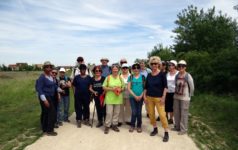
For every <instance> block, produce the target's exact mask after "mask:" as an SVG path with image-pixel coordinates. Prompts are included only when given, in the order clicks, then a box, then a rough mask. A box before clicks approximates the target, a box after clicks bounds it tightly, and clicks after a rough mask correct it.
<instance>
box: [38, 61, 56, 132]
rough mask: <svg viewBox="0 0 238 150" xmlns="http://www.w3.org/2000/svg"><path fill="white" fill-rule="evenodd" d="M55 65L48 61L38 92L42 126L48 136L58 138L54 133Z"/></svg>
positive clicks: (40, 78) (44, 66)
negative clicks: (53, 70) (53, 68)
mask: <svg viewBox="0 0 238 150" xmlns="http://www.w3.org/2000/svg"><path fill="white" fill-rule="evenodd" d="M52 67H53V65H52V64H51V63H50V62H49V61H46V62H45V63H44V65H43V70H44V73H42V74H41V75H40V77H39V78H38V79H37V81H36V90H37V92H38V96H39V100H40V105H41V126H42V131H43V133H44V134H46V135H48V136H56V135H57V133H56V132H54V123H55V113H56V111H55V107H54V100H55V99H54V98H55V97H54V96H55V91H56V90H57V85H56V84H55V82H54V80H53V78H52V76H51V71H52Z"/></svg>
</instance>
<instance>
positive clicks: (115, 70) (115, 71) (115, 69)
mask: <svg viewBox="0 0 238 150" xmlns="http://www.w3.org/2000/svg"><path fill="white" fill-rule="evenodd" d="M118 71H119V69H118V68H117V67H115V66H114V67H112V74H113V75H117V74H118Z"/></svg>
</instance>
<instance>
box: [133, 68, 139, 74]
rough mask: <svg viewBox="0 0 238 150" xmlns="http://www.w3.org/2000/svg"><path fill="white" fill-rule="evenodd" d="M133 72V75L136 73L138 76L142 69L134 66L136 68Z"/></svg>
mask: <svg viewBox="0 0 238 150" xmlns="http://www.w3.org/2000/svg"><path fill="white" fill-rule="evenodd" d="M132 70H133V73H134V74H135V75H138V74H139V73H140V67H139V66H134V67H133V68H132Z"/></svg>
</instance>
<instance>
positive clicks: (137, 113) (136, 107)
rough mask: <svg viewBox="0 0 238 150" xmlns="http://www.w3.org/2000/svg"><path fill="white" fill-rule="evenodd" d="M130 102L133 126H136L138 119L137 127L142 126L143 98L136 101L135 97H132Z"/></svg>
mask: <svg viewBox="0 0 238 150" xmlns="http://www.w3.org/2000/svg"><path fill="white" fill-rule="evenodd" d="M130 103H131V126H132V127H135V124H136V121H137V127H139V128H140V127H141V124H142V116H141V111H142V105H143V100H140V101H136V100H135V98H134V97H130Z"/></svg>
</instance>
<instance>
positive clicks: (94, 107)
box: [91, 102, 96, 128]
mask: <svg viewBox="0 0 238 150" xmlns="http://www.w3.org/2000/svg"><path fill="white" fill-rule="evenodd" d="M95 110H96V104H95V102H94V108H93V118H92V125H91V128H92V127H93V120H94V114H95Z"/></svg>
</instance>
